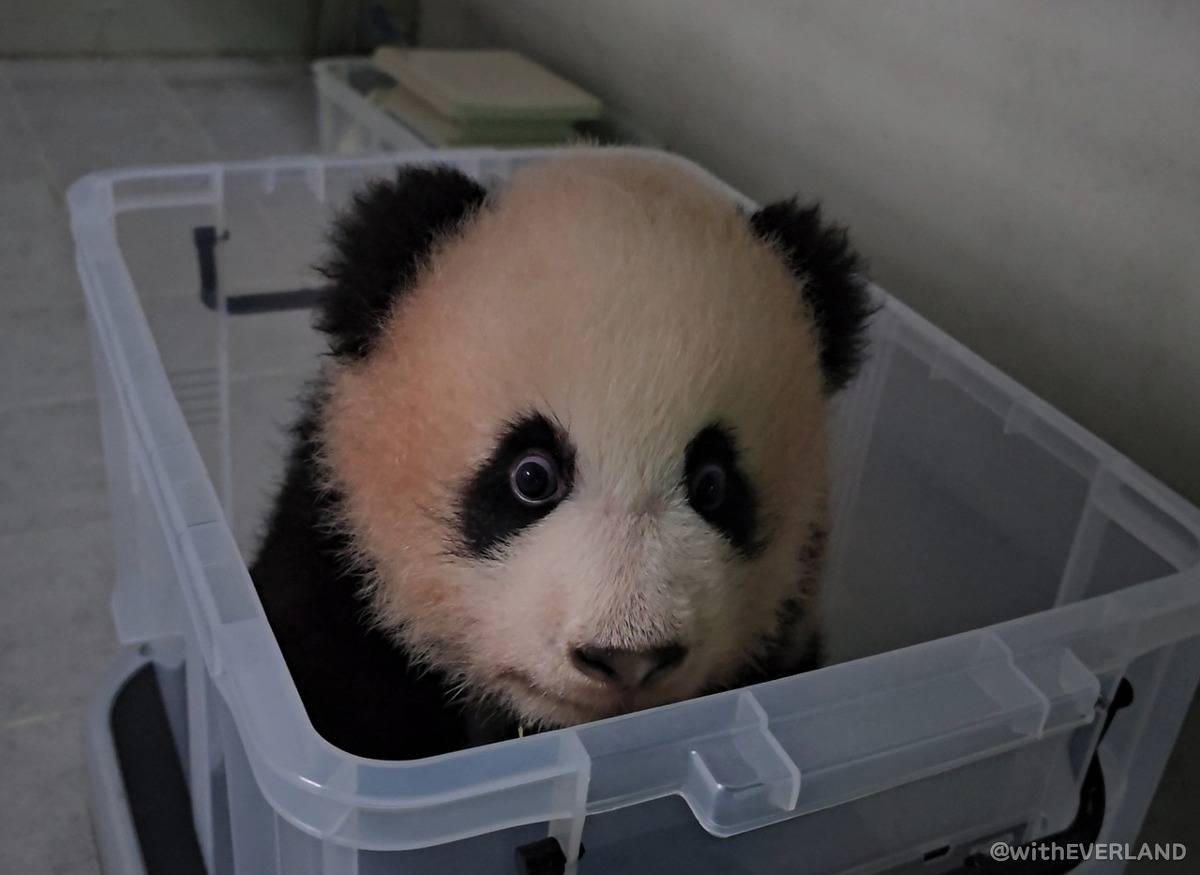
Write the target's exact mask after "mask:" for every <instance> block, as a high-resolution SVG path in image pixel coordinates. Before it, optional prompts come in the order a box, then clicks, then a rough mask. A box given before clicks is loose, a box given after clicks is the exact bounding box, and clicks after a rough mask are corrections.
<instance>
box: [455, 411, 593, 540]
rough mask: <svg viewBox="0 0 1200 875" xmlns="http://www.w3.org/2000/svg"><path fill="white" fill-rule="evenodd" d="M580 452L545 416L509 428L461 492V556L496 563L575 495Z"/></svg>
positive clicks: (534, 415)
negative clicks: (513, 542)
mask: <svg viewBox="0 0 1200 875" xmlns="http://www.w3.org/2000/svg"><path fill="white" fill-rule="evenodd" d="M574 479H575V449H574V447H572V446H571V443H570V441H569V440H568V438H567V436H566V434H565V432H564V431H563V430H562V429H561V428H558V427H556V426H555V425H554V424H553V423H552V422H550V420H548V419H547V418H546V417H544V416H542V415H541V414H538V413H534V414H530V415H528V416H525V417H522V418H521V419H518V420H516V421H514V422H512V423H510V424H509V425H508V426H507V427H506V428H505V429H504V431H503V432H501V434H500V435H499V436H498V438H497V439H496V445H495V448H494V449H493V450H492V453H491V455H490V456H489V457H488V459H487V461H485V462H484V463H483V464H482V465H481V466H480V467H479V468H478V469H477V470H476V471H475V473H474V474H472V475H471V477H470V478H469V479H468V480H467V482H466V483H465V484H464V486H463V487H462V489H461V491H460V494H459V503H458V508H457V513H456V514H455V516H456V519H457V522H458V529H459V541H460V552H461V553H463V554H465V555H467V556H470V557H472V558H493V557H495V555H496V552H497V550H498V549H499V548H500V547H502V546H503V545H504V544H505V543H507V542H508V541H509V540H511V539H512V538H513V537H515V536H516V535H517V534H518V533H519V532H520V531H521V530H522V529H524V528H526V527H528V526H531V525H533V524H534V523H536V522H537V521H538V520H540V519H542V518H543V517H545V516H546V515H547V514H549V513H550V512H551V511H553V510H554V508H556V507H558V505H559V504H560V503H561V502H562V500H563V499H565V498H566V497H567V496H568V495H569V494H570V492H571V487H572V486H573V485H574Z"/></svg>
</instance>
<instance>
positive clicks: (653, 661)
mask: <svg viewBox="0 0 1200 875" xmlns="http://www.w3.org/2000/svg"><path fill="white" fill-rule="evenodd" d="M685 656H687V648H686V647H682V646H680V645H678V644H667V645H664V646H662V647H650V648H646V649H643V650H627V649H622V648H619V647H596V646H593V645H591V644H585V645H583V646H582V647H575V648H573V649H572V650H571V663H572V664H573V665H574V666H575V668H577V669H579V671H581V672H582V673H583V674H585V675H587V676H588V677H590V678H592V679H593V680H598V681H603V682H605V683H608V684H614V685H616V686H621V687H627V688H629V689H633V688H634V687H640V686H642V685H643V684H645V683H646V682H647V681H649V680H651V678H654V677H659V676H661V675H663V674H665V673H666V672H667V671H669V670H671V669H672V668H674V667H675V666H677V665H679V663H681V662H683V658H684V657H685Z"/></svg>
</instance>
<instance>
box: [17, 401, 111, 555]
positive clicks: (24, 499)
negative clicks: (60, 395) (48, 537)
mask: <svg viewBox="0 0 1200 875" xmlns="http://www.w3.org/2000/svg"><path fill="white" fill-rule="evenodd" d="M0 447H3V452H2V453H0V534H9V533H15V532H29V531H34V530H37V529H44V528H50V527H61V526H76V525H81V524H83V523H86V522H91V521H93V520H98V519H103V518H104V517H105V516H107V513H108V495H107V491H106V484H105V480H104V455H103V451H102V449H101V445H100V421H99V417H98V412H97V407H96V401H95V399H94V398H88V399H82V400H78V401H63V402H55V403H50V404H31V405H28V406H17V407H9V408H5V409H4V410H0Z"/></svg>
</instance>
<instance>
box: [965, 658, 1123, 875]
mask: <svg viewBox="0 0 1200 875" xmlns="http://www.w3.org/2000/svg"><path fill="white" fill-rule="evenodd" d="M1132 703H1133V685H1132V684H1131V683H1129V681H1128V680H1127V679H1125V678H1122V679H1121V682H1120V684H1118V685H1117V691H1116V693H1115V694H1114V695H1113V698H1112V702H1110V703H1109V705H1108V713H1107V714H1106V715H1105V718H1104V728H1103V729H1101V730H1100V738H1099V739H1097V740H1096V750H1095V752H1094V753H1093V754H1092V760H1091V762H1090V763H1089V764H1088V770H1087V774H1086V775H1084V778H1083V784H1082V786H1081V787H1080V788H1079V809H1078V811H1076V813H1075V818H1074V820H1072V821H1071V824H1070V826H1068V827H1067V828H1066V829H1064V830H1062V831H1061V832H1056V833H1054V834H1053V835H1049V836H1046V837H1045V838H1041V839H1035V840H1034V841H1031V842H1026V843H1025V844H1023V845H1018V846H1016V847H1015V848H1014V849H1013V852H1012V854H1011V855H1010V858H1009V859H1007V860H996V859H993V858H992V857H991V856H990V855H988V854H986V853H981V852H980V853H974V854H971V855H970V856H969V857H967V858H966V860H964V861H963V865H962V867H961V868H960V869H958V870H957V871H956V872H955V873H952V875H960V873H961V875H1060V873H1062V872H1070V871H1071V870H1072V869H1075V868H1076V867H1078V866H1079V865H1080V864H1081V863H1083V862H1084V861H1083V860H1081V859H1070V860H1069V859H1066V856H1067V855H1066V848H1067V846H1076V847H1078V846H1087V845H1093V844H1095V843H1096V839H1098V838H1099V837H1100V830H1101V828H1102V827H1103V826H1104V803H1105V790H1104V772H1103V770H1102V769H1101V767H1100V742H1101V741H1103V740H1104V736H1105V735H1106V734H1107V733H1108V728H1109V727H1110V726H1112V721H1113V718H1114V717H1116V716H1117V712H1118V711H1120V710H1121V709H1123V708H1126V707H1128V706H1129V705H1130V704H1132ZM1056 846H1057V847H1059V848H1061V849H1062V850H1059V851H1057V852H1055V851H1054V850H1053V849H1054V848H1055V847H1056ZM1056 857H1057V858H1059V859H1055V858H1056Z"/></svg>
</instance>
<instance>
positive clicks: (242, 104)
mask: <svg viewBox="0 0 1200 875" xmlns="http://www.w3.org/2000/svg"><path fill="white" fill-rule="evenodd" d="M158 69H159V70H160V72H161V74H162V76H163V78H164V80H165V81H166V83H167V85H168V86H169V87H170V89H171V91H172V92H173V93H174V94H176V95H177V96H178V98H179V100H180V102H181V104H182V105H183V106H184V107H186V109H187V110H188V111H189V112H190V113H191V114H192V116H193V117H194V118H195V119H196V120H197V121H198V122H199V123H200V125H201V126H202V127H203V128H204V130H205V132H206V133H207V134H208V136H209V137H210V139H211V140H212V142H213V144H214V146H215V147H216V151H217V154H218V156H219V157H221V158H222V159H230V158H255V157H264V156H268V155H281V154H294V153H300V152H311V151H314V150H315V149H316V113H315V105H314V100H315V98H314V94H313V89H312V85H311V82H310V78H309V76H310V74H309V72H308V69H307V68H306V67H304V66H302V65H299V64H279V63H255V62H243V63H238V64H219V65H212V64H209V65H202V64H186V65H185V64H163V65H159V68H158Z"/></svg>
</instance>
